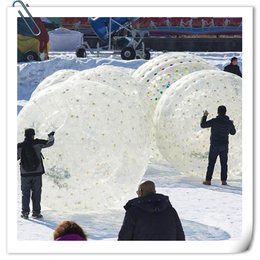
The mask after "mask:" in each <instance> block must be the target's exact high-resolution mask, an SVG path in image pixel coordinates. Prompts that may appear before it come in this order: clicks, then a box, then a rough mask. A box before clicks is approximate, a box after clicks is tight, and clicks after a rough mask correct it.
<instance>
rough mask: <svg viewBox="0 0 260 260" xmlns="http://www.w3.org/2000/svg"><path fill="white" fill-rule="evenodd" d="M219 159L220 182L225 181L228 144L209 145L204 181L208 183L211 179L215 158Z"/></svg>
mask: <svg viewBox="0 0 260 260" xmlns="http://www.w3.org/2000/svg"><path fill="white" fill-rule="evenodd" d="M218 156H219V158H220V165H221V180H222V181H226V180H227V171H228V165H227V161H228V144H218V143H211V144H210V149H209V161H208V169H207V175H206V180H207V181H210V180H211V179H212V175H213V171H214V167H215V163H216V160H217V157H218Z"/></svg>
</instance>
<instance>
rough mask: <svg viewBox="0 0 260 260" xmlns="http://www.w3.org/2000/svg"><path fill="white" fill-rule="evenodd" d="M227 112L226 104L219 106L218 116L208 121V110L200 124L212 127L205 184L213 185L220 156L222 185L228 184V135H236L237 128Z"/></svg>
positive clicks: (203, 126) (204, 126)
mask: <svg viewBox="0 0 260 260" xmlns="http://www.w3.org/2000/svg"><path fill="white" fill-rule="evenodd" d="M226 112H227V109H226V107H225V106H219V107H218V116H217V117H216V118H213V119H211V120H209V121H207V116H208V114H209V112H208V111H207V110H206V111H204V114H203V117H202V119H201V123H200V126H201V127H202V128H209V127H211V136H210V150H209V157H208V168H207V174H206V180H205V181H203V184H204V185H211V179H212V175H213V171H214V167H215V163H216V160H217V157H218V156H219V157H220V165H221V183H222V185H227V171H228V165H227V161H228V136H229V134H231V135H235V134H236V129H235V126H234V122H233V121H232V120H229V117H228V116H226Z"/></svg>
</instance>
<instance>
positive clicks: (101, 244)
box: [7, 5, 253, 253]
mask: <svg viewBox="0 0 260 260" xmlns="http://www.w3.org/2000/svg"><path fill="white" fill-rule="evenodd" d="M17 6H18V5H17ZM18 10H21V11H22V12H23V13H24V10H22V8H21V7H15V8H14V7H8V8H7V50H8V52H7V129H8V131H7V251H8V253H238V252H243V251H244V250H246V249H247V248H248V247H249V245H250V242H251V239H252V233H253V8H252V7H174V6H163V7H158V6H156V7H147V6H144V7H140V6H138V7H132V6H131V7H115V6H106V7H105V6H104V7H87V6H86V7H30V8H29V11H30V12H31V14H32V15H33V16H34V17H108V15H109V16H111V17H118V16H123V17H195V16H196V17H231V16H230V14H236V17H242V21H243V79H242V80H243V97H242V102H243V103H242V106H243V109H242V111H243V113H242V117H243V126H242V130H243V135H242V139H243V140H242V147H243V171H242V172H243V184H242V188H243V195H242V196H243V198H242V201H243V205H242V212H243V214H242V225H243V228H242V239H241V240H240V241H139V242H137V241H88V242H80V241H77V242H75V241H68V242H67V243H69V244H70V245H71V246H64V243H57V242H54V241H18V240H17V174H16V173H17V161H16V153H17V151H16V149H17V148H16V147H17V140H16V138H13V137H14V136H17V56H16V55H17V51H16V50H17V17H19V14H18V12H17V11H18ZM244 28H246V29H244ZM67 243H66V245H67Z"/></svg>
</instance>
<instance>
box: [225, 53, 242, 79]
mask: <svg viewBox="0 0 260 260" xmlns="http://www.w3.org/2000/svg"><path fill="white" fill-rule="evenodd" d="M224 71H226V72H230V73H233V74H236V75H238V76H239V77H241V78H242V73H241V71H240V68H239V66H238V65H237V58H236V57H233V58H232V59H231V63H230V64H229V65H227V66H226V67H225V68H224Z"/></svg>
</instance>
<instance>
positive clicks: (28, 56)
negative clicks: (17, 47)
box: [24, 51, 39, 62]
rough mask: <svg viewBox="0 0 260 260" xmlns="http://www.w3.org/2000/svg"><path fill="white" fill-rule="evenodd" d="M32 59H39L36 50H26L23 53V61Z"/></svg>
mask: <svg viewBox="0 0 260 260" xmlns="http://www.w3.org/2000/svg"><path fill="white" fill-rule="evenodd" d="M33 60H39V57H38V55H37V53H36V52H34V51H27V52H25V53H24V61H25V62H28V61H33Z"/></svg>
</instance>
